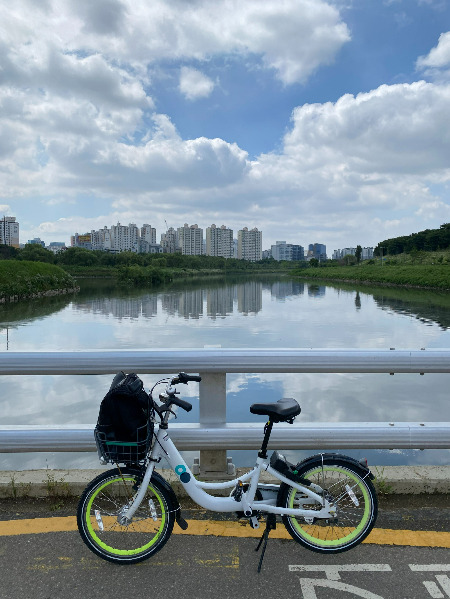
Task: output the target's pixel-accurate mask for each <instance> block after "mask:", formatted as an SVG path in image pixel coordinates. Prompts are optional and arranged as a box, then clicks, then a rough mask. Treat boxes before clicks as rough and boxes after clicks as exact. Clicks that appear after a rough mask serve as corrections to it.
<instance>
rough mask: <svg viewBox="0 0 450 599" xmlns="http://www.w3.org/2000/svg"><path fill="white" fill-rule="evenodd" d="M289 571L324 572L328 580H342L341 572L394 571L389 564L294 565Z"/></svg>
mask: <svg viewBox="0 0 450 599" xmlns="http://www.w3.org/2000/svg"><path fill="white" fill-rule="evenodd" d="M289 572H324V573H325V576H326V577H327V580H340V579H341V575H340V572H392V569H391V566H390V565H389V564H341V565H337V566H321V565H311V566H304V565H303V564H302V565H293V566H289Z"/></svg>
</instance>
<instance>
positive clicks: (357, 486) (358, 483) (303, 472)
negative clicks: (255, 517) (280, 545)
mask: <svg viewBox="0 0 450 599" xmlns="http://www.w3.org/2000/svg"><path fill="white" fill-rule="evenodd" d="M298 474H299V476H302V477H303V478H306V479H308V480H310V481H311V482H312V483H314V484H315V485H317V486H318V487H319V488H320V489H321V492H320V494H323V496H324V497H325V498H326V499H328V501H330V502H332V503H334V505H335V506H336V508H337V509H336V515H335V517H334V518H327V519H325V518H315V516H314V514H315V512H317V511H318V510H320V509H321V504H319V503H317V502H315V501H314V500H313V499H311V498H309V497H308V496H307V495H306V494H304V493H302V492H300V491H298V490H297V489H294V488H293V487H290V486H289V485H286V484H283V485H281V487H280V494H279V498H280V499H279V502H278V504H279V505H280V506H281V507H285V508H289V509H305V510H308V515H307V517H294V516H283V523H284V525H285V527H286V529H287V530H288V532H289V534H290V535H291V536H292V538H293V539H294V540H295V541H297V542H298V543H300V544H301V545H303V546H305V547H307V548H308V549H311V550H312V551H317V552H319V553H339V552H341V551H347V550H348V549H351V548H352V547H355V546H356V545H358V544H359V543H361V541H362V540H363V539H365V538H366V537H367V535H368V534H369V533H370V531H371V530H372V528H373V526H374V524H375V520H376V517H377V513H378V500H377V496H376V491H375V488H374V486H373V484H372V481H371V480H370V478H369V476H368V475H364V473H363V472H362V471H360V470H359V469H358V468H357V467H355V466H353V465H352V464H351V463H349V462H347V461H346V460H340V459H339V458H331V459H330V458H328V459H325V460H323V461H322V459H321V458H318V459H317V460H315V461H313V462H311V461H309V462H308V464H305V466H304V467H303V468H300V469H299V470H298ZM314 491H315V492H317V490H316V488H314Z"/></svg>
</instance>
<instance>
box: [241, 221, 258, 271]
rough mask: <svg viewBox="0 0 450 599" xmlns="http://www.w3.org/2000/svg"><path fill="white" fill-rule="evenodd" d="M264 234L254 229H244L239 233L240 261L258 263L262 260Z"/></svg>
mask: <svg viewBox="0 0 450 599" xmlns="http://www.w3.org/2000/svg"><path fill="white" fill-rule="evenodd" d="M261 246H262V232H261V231H258V229H257V228H256V227H255V228H254V229H251V230H250V231H249V230H248V228H247V227H244V228H243V229H241V230H240V231H238V251H237V257H238V258H239V259H240V260H250V262H257V261H258V260H261V258H262V247H261Z"/></svg>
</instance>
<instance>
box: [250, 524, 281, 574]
mask: <svg viewBox="0 0 450 599" xmlns="http://www.w3.org/2000/svg"><path fill="white" fill-rule="evenodd" d="M276 527H277V517H276V516H275V514H267V520H266V529H265V531H264V533H263V536H262V537H261V539H260V540H259V543H258V547H257V548H256V549H255V551H259V548H260V547H261V544H262V543H263V542H264V544H263V548H262V551H261V557H260V558H259V564H258V574H259V573H260V572H261V567H262V563H263V559H264V554H265V552H266V547H267V541H268V540H269V533H270V531H271V530H275V528H276Z"/></svg>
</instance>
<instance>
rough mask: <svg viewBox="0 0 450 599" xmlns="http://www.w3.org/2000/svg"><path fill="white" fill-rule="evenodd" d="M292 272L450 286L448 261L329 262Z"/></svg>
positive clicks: (362, 280) (340, 278)
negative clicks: (446, 262)
mask: <svg viewBox="0 0 450 599" xmlns="http://www.w3.org/2000/svg"><path fill="white" fill-rule="evenodd" d="M292 274H293V275H294V276H296V277H301V278H306V279H318V280H320V279H322V280H330V281H351V282H359V283H365V284H367V283H369V284H379V285H399V286H404V287H423V288H427V289H442V290H450V268H449V266H448V265H447V264H415V265H408V264H398V265H390V264H385V265H383V266H380V265H376V264H363V265H361V266H337V267H326V266H325V267H321V268H306V269H302V270H297V271H294V272H293V273H292Z"/></svg>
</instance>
